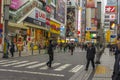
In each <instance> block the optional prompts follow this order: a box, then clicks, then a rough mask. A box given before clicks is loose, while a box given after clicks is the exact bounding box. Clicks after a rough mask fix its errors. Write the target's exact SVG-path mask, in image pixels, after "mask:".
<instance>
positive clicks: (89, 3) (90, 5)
mask: <svg viewBox="0 0 120 80" xmlns="http://www.w3.org/2000/svg"><path fill="white" fill-rule="evenodd" d="M86 7H87V8H94V7H95V0H87V4H86Z"/></svg>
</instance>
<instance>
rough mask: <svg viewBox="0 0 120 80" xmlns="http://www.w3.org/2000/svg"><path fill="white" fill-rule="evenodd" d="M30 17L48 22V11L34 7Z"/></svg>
mask: <svg viewBox="0 0 120 80" xmlns="http://www.w3.org/2000/svg"><path fill="white" fill-rule="evenodd" d="M28 17H31V18H33V19H36V20H38V21H41V22H46V13H45V12H44V11H42V10H40V9H38V8H34V11H33V12H32V13H31V14H30V15H29V16H28Z"/></svg>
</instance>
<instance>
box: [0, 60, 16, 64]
mask: <svg viewBox="0 0 120 80" xmlns="http://www.w3.org/2000/svg"><path fill="white" fill-rule="evenodd" d="M14 62H17V60H15V61H7V62H2V63H0V64H8V63H14Z"/></svg>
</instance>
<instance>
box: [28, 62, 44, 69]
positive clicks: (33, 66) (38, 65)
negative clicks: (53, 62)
mask: <svg viewBox="0 0 120 80" xmlns="http://www.w3.org/2000/svg"><path fill="white" fill-rule="evenodd" d="M45 64H46V62H43V63H39V64H35V65H32V66H28V67H26V68H36V67H40V66H43V65H45Z"/></svg>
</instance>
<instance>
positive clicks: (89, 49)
mask: <svg viewBox="0 0 120 80" xmlns="http://www.w3.org/2000/svg"><path fill="white" fill-rule="evenodd" d="M95 54H96V49H95V47H94V46H92V43H88V47H87V54H86V59H87V64H86V69H85V70H86V71H87V70H88V67H89V63H90V62H91V63H92V67H93V70H94V69H95V63H94V58H95Z"/></svg>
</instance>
